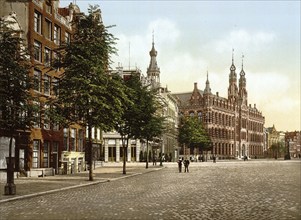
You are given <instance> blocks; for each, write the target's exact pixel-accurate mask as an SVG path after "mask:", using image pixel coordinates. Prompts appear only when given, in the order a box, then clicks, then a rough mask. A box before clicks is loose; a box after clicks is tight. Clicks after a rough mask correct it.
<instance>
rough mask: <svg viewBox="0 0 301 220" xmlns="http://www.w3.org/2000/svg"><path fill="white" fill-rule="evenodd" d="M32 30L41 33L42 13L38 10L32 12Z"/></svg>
mask: <svg viewBox="0 0 301 220" xmlns="http://www.w3.org/2000/svg"><path fill="white" fill-rule="evenodd" d="M34 31H35V32H37V33H39V34H42V14H41V13H40V12H38V11H35V12H34Z"/></svg>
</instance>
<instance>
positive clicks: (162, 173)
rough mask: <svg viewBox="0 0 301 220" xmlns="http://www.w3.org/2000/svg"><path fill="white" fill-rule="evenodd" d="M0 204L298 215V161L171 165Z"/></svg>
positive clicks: (152, 214)
mask: <svg viewBox="0 0 301 220" xmlns="http://www.w3.org/2000/svg"><path fill="white" fill-rule="evenodd" d="M164 166H165V168H164V169H161V170H157V171H154V172H149V173H144V174H142V175H135V176H132V177H130V178H123V179H117V180H114V181H113V180H112V181H109V182H104V183H99V184H96V185H91V186H85V187H80V188H76V189H69V190H65V191H60V192H55V193H51V194H46V195H43V196H36V197H32V198H26V199H20V200H16V201H10V202H5V203H1V204H0V213H1V215H0V219H1V220H5V219H43V220H45V219H214V220H217V219H223V220H225V219H226V220H227V219H229V220H232V219H244V220H247V219H254V220H255V219H259V220H260V219H263V220H269V219H270V220H287V219H296V220H299V219H301V202H300V196H301V191H300V182H301V181H300V180H301V178H300V175H301V161H300V160H299V161H297V160H295V161H276V160H275V161H274V160H270V161H264V160H256V161H255V160H253V161H245V162H244V161H233V162H232V161H230V162H217V163H212V162H205V163H191V166H190V172H189V173H178V169H177V165H176V164H175V163H170V164H164Z"/></svg>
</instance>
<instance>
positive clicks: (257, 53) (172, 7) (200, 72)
mask: <svg viewBox="0 0 301 220" xmlns="http://www.w3.org/2000/svg"><path fill="white" fill-rule="evenodd" d="M70 2H72V1H65V0H64V1H61V6H67V5H68V4H69V3H70ZM76 4H77V5H78V6H79V7H80V9H81V11H83V12H87V7H88V5H89V4H91V5H96V4H98V5H99V6H100V9H101V10H102V18H103V21H104V24H105V25H116V27H114V28H111V29H110V32H111V33H113V34H114V35H115V36H116V37H117V38H119V41H118V44H117V49H118V50H119V52H118V54H119V56H114V57H113V61H114V62H115V64H114V65H113V66H112V68H115V67H116V66H117V65H118V62H119V63H121V64H122V65H123V66H124V68H128V67H129V65H131V66H137V67H138V68H140V69H141V71H142V72H143V73H144V74H145V73H146V69H147V66H148V65H149V61H150V57H149V51H150V49H151V43H152V31H153V30H154V35H155V48H156V50H157V51H158V56H157V61H158V65H159V67H160V70H161V83H162V85H163V86H165V85H167V86H168V88H169V90H171V92H173V93H177V92H187V91H192V89H193V84H194V82H197V83H198V88H199V89H202V90H203V89H204V88H205V81H206V73H207V70H208V72H209V81H210V85H211V91H212V92H213V93H216V92H219V94H220V96H223V97H227V88H228V75H229V68H230V65H231V58H232V57H231V56H232V48H234V61H235V62H234V63H235V65H236V69H237V70H236V72H237V73H238V74H239V72H240V70H241V64H242V60H241V56H242V54H244V57H245V58H244V71H245V73H246V79H247V90H248V102H249V104H252V105H254V103H256V106H257V108H258V109H259V110H260V111H262V112H263V115H264V116H265V118H266V123H265V126H266V127H271V126H273V124H275V126H276V129H278V130H283V131H287V130H289V131H290V130H300V124H301V122H300V111H301V109H300V1H158V0H157V1H138V0H136V1H84V0H82V1H80V0H77V1H76ZM129 44H130V50H129ZM129 51H130V52H129Z"/></svg>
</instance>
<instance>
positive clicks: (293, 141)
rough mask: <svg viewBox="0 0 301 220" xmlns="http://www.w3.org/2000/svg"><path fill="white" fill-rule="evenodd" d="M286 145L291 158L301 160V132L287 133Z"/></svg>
mask: <svg viewBox="0 0 301 220" xmlns="http://www.w3.org/2000/svg"><path fill="white" fill-rule="evenodd" d="M285 144H286V147H287V148H288V150H289V153H290V156H291V158H301V132H300V131H291V132H286V133H285Z"/></svg>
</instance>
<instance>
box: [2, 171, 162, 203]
mask: <svg viewBox="0 0 301 220" xmlns="http://www.w3.org/2000/svg"><path fill="white" fill-rule="evenodd" d="M163 168H165V167H162V168H157V169H155V170H149V171H147V172H145V173H150V172H154V171H158V170H161V169H163ZM145 173H133V174H130V175H127V176H122V177H117V178H114V179H107V180H98V181H93V182H91V183H84V184H79V185H74V186H67V187H63V188H60V189H52V190H48V191H44V192H38V193H32V194H28V195H23V196H17V197H13V198H9V199H2V200H0V204H1V203H5V202H11V201H15V200H20V199H26V198H32V197H36V196H41V195H46V194H50V193H55V192H60V191H64V190H68V189H75V188H79V187H85V186H91V185H97V184H100V183H107V182H112V181H117V180H120V179H125V178H129V177H133V176H138V175H142V174H145Z"/></svg>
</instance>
